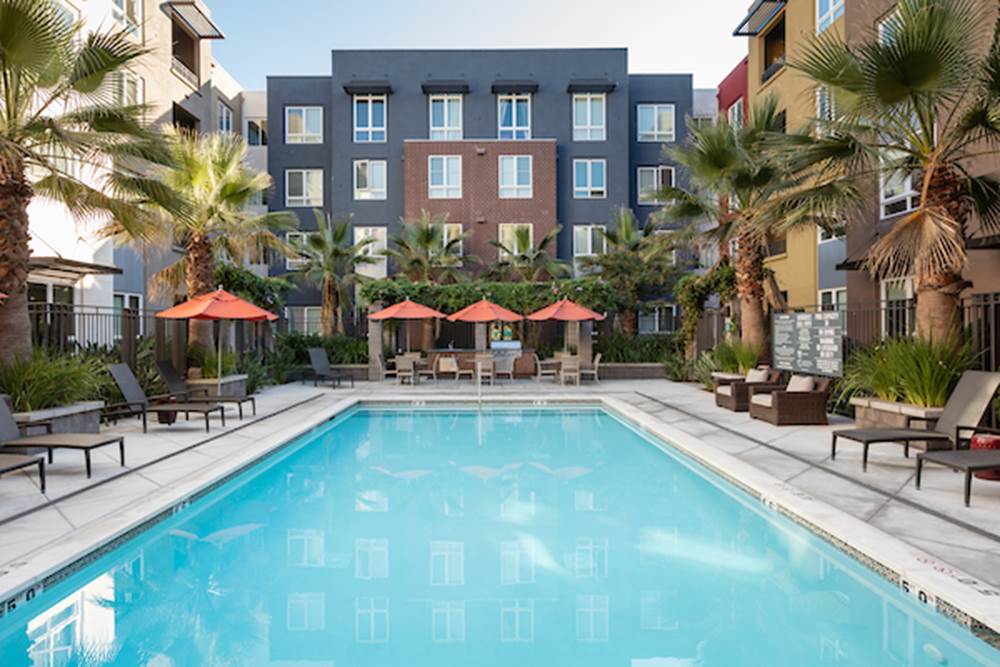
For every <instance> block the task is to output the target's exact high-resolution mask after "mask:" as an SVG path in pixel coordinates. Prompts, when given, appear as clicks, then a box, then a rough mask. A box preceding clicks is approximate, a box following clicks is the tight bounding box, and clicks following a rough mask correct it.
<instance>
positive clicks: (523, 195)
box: [497, 155, 535, 199]
mask: <svg viewBox="0 0 1000 667" xmlns="http://www.w3.org/2000/svg"><path fill="white" fill-rule="evenodd" d="M510 160H512V161H513V162H514V183H512V184H507V185H504V182H503V175H504V170H503V165H504V162H505V161H510ZM521 160H527V161H528V184H527V185H523V184H521V183H519V182H518V180H517V177H518V174H520V170H519V169H518V166H519V163H520V161H521ZM534 181H535V161H534V159H533V157H532V156H531V155H499V156H497V186H498V189H499V196H500V199H531V198H532V197H534V196H535V195H534Z"/></svg>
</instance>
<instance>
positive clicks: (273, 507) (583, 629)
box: [0, 408, 1000, 667]
mask: <svg viewBox="0 0 1000 667" xmlns="http://www.w3.org/2000/svg"><path fill="white" fill-rule="evenodd" d="M71 664H72V665H77V664H79V665H151V666H156V667H167V666H177V667H180V666H188V665H191V666H194V665H282V666H286V665H296V666H310V667H312V666H315V667H320V666H323V667H333V666H335V667H362V666H368V665H379V666H399V665H406V666H409V667H424V666H427V665H442V666H445V665H446V666H451V665H462V666H470V667H478V666H483V665H517V666H518V667H533V666H536V665H537V666H551V665H572V666H574V667H578V666H591V665H593V666H595V667H596V666H600V667H610V666H614V665H625V666H628V667H681V666H692V667H693V666H695V665H697V666H706V667H707V666H716V665H720V666H726V667H729V666H735V665H768V666H780V665H794V666H803V667H805V666H810V665H918V666H924V665H927V666H937V665H949V666H950V667H964V666H967V665H1000V652H997V651H995V650H994V649H992V648H990V647H989V646H988V645H986V644H985V643H983V642H981V641H980V640H978V639H976V638H974V637H973V636H972V635H970V634H969V633H968V632H967V631H965V630H964V629H962V628H959V627H958V626H956V625H953V624H952V623H951V622H949V621H947V620H945V619H944V618H942V617H941V616H939V615H937V614H935V613H933V612H932V611H930V610H928V609H927V608H925V607H923V606H922V605H921V604H920V603H918V602H917V601H915V600H914V599H912V598H911V597H909V596H907V595H904V594H903V593H901V592H900V591H899V590H898V589H896V588H895V587H893V586H892V585H890V584H889V583H888V582H886V581H884V580H883V579H881V578H879V577H877V576H875V575H874V574H872V573H870V572H869V571H868V570H866V569H865V568H863V567H861V566H860V565H858V564H857V563H855V562H854V561H853V560H851V559H850V558H848V557H846V556H844V555H843V554H841V553H840V552H838V551H836V550H835V549H833V548H831V547H830V546H829V545H827V544H826V543H825V542H823V541H821V540H819V539H817V538H815V537H813V536H812V535H811V534H810V533H808V532H806V531H805V530H803V529H801V528H799V527H798V526H795V525H794V524H792V523H790V522H788V521H786V520H784V519H781V518H779V517H777V516H775V515H773V514H771V513H768V512H767V511H766V510H764V509H763V508H762V507H761V506H760V504H759V503H757V502H755V501H753V500H751V499H750V498H749V497H747V496H745V495H744V494H742V493H741V492H739V491H737V490H735V489H733V488H732V487H730V486H728V485H727V484H725V483H723V482H721V481H720V480H717V479H713V478H712V477H711V476H708V475H706V474H702V473H699V472H698V471H697V469H695V468H694V467H692V466H690V465H689V464H687V463H685V462H684V461H683V460H682V459H681V458H679V457H676V458H675V457H673V456H671V455H668V454H665V453H664V452H663V451H661V450H659V449H658V448H657V447H656V446H654V445H653V444H652V443H651V442H649V441H648V440H646V439H645V438H644V437H643V436H641V435H639V434H638V433H637V432H635V431H633V430H632V429H630V428H629V427H628V426H626V425H625V424H623V423H622V422H621V421H619V420H618V419H616V418H615V417H613V416H611V415H609V414H607V413H605V412H603V411H600V410H596V409H587V408H581V409H560V410H556V409H526V410H522V409H513V408H511V409H495V410H486V411H484V412H482V413H477V412H475V411H467V410H458V409H449V410H411V411H407V410H390V409H385V410H379V409H372V410H367V409H365V410H359V411H357V412H355V413H353V414H351V415H348V416H345V417H342V418H338V419H337V420H336V421H335V422H332V423H330V424H328V425H326V426H324V427H323V428H321V429H318V430H317V431H316V432H314V433H312V434H310V435H309V436H308V437H305V438H302V439H301V440H300V441H298V442H296V443H293V444H292V445H291V446H290V447H288V448H287V449H286V450H284V451H283V452H282V453H281V454H279V455H277V456H275V457H272V458H271V459H268V460H267V461H265V462H264V463H262V464H261V465H258V466H257V467H256V468H254V469H252V470H251V471H249V472H248V473H246V474H244V475H241V476H240V477H239V478H237V479H235V480H233V481H232V482H230V483H228V484H226V485H224V486H222V487H220V488H219V489H217V490H215V491H213V492H212V493H210V494H208V495H206V496H205V497H203V498H201V499H199V500H198V501H196V502H194V503H192V504H191V505H190V506H189V507H187V508H185V509H183V510H181V511H179V512H178V513H177V514H175V515H174V516H172V517H171V518H170V519H167V520H166V521H164V522H161V523H159V524H157V525H156V526H155V527H153V528H151V529H150V530H148V531H145V532H143V533H141V534H140V535H139V536H138V537H137V538H135V539H133V540H131V541H130V542H128V543H127V544H125V545H124V546H122V547H120V548H118V549H116V550H114V551H112V552H110V553H108V554H107V555H106V556H103V557H102V558H101V559H99V560H98V561H96V562H95V563H93V564H92V565H90V566H88V567H87V568H85V569H83V570H81V571H80V572H78V573H76V574H74V575H73V576H72V577H70V578H68V579H66V580H65V581H63V582H61V583H60V584H58V585H56V586H55V587H53V588H51V589H50V590H48V591H45V592H44V593H42V594H40V595H39V596H38V597H36V598H35V599H34V600H32V601H30V602H28V603H25V604H22V605H19V606H18V608H17V609H16V610H14V611H13V612H11V613H8V614H7V615H6V616H5V618H3V619H2V620H0V665H3V666H4V667H12V666H17V667H20V666H21V665H46V666H49V665H71Z"/></svg>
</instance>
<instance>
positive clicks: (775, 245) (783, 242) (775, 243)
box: [767, 239, 788, 257]
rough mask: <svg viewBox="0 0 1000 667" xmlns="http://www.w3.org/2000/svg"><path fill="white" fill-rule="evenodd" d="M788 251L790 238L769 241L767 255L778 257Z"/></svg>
mask: <svg viewBox="0 0 1000 667" xmlns="http://www.w3.org/2000/svg"><path fill="white" fill-rule="evenodd" d="M786 252H788V239H771V240H770V241H768V242H767V256H768V257H776V256H778V255H784V254H785V253H786Z"/></svg>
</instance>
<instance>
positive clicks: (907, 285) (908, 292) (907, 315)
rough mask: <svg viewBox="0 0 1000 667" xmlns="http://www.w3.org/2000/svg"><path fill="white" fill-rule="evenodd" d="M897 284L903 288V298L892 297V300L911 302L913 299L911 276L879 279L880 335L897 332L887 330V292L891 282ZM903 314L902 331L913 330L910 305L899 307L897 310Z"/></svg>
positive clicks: (896, 332) (908, 331)
mask: <svg viewBox="0 0 1000 667" xmlns="http://www.w3.org/2000/svg"><path fill="white" fill-rule="evenodd" d="M894 283H895V284H896V285H899V286H901V287H902V288H903V293H904V297H903V299H893V301H901V300H902V301H908V302H910V304H912V303H913V299H914V294H915V290H914V281H913V276H906V277H904V278H886V279H884V280H880V281H879V286H878V289H879V303H880V305H881V308H880V309H879V310H881V311H882V337H883V338H884V337H885V336H887V335H889V334H890V333H893V334H898V333H899V331H892V332H890V331H889V308H888V306H889V303H890V299H889V298H888V292H889V289H890V287H891V286H892V285H893V284H894ZM899 312H900V313H901V314H902V315H903V330H904V331H903V333H906V334H909V333H912V332H913V324H914V320H913V311H912V307H908V308H905V309H904V308H900V311H899Z"/></svg>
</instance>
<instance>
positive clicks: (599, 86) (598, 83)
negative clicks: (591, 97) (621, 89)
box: [566, 79, 616, 93]
mask: <svg viewBox="0 0 1000 667" xmlns="http://www.w3.org/2000/svg"><path fill="white" fill-rule="evenodd" d="M615 85H616V84H615V82H614V81H608V80H607V79H570V82H569V85H568V86H566V92H567V93H610V92H611V91H613V90H614V89H615Z"/></svg>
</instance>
